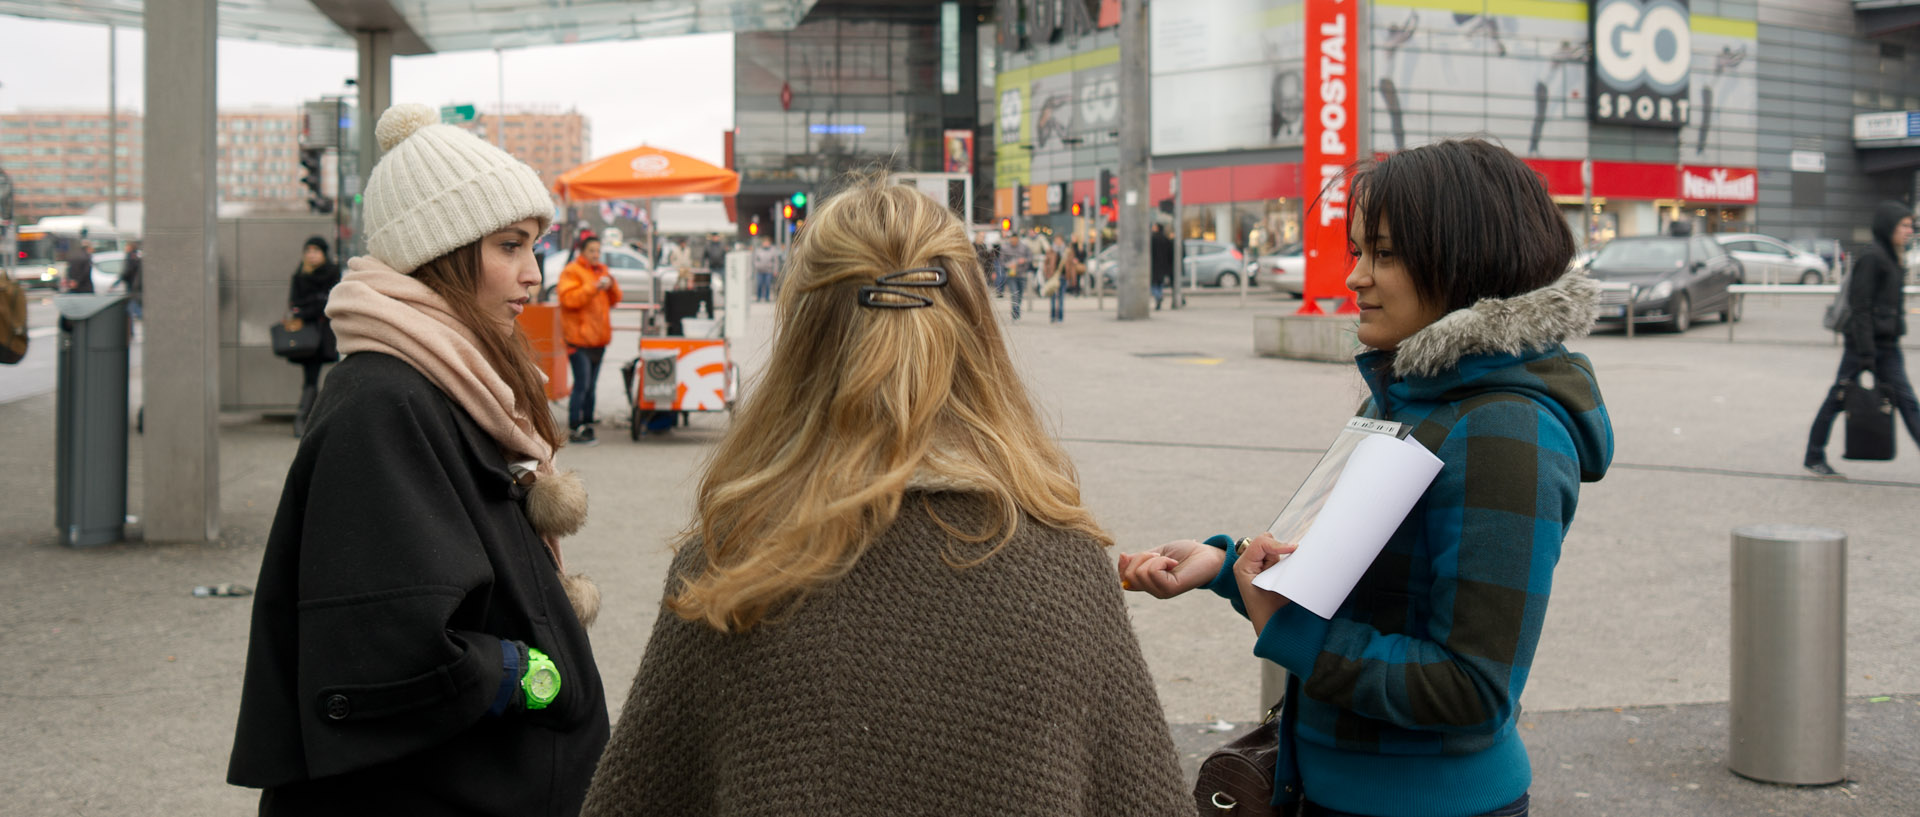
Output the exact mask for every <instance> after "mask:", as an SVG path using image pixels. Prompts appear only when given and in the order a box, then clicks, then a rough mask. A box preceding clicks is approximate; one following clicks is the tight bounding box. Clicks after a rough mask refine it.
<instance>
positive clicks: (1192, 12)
mask: <svg viewBox="0 0 1920 817" xmlns="http://www.w3.org/2000/svg"><path fill="white" fill-rule="evenodd" d="M1352 5H1353V4H1352V3H1348V4H1347V7H1348V8H1349V13H1348V16H1349V17H1352V16H1353V13H1352V11H1351V7H1352ZM1179 9H1180V13H1178V14H1154V15H1150V17H1151V19H1150V20H1149V21H1148V26H1149V29H1150V30H1149V46H1148V48H1149V52H1150V53H1149V57H1148V65H1149V69H1148V70H1149V71H1150V73H1151V77H1150V79H1149V83H1150V85H1151V98H1152V109H1153V110H1152V123H1153V124H1152V140H1153V141H1152V150H1153V154H1154V155H1156V156H1167V155H1174V154H1182V153H1211V152H1216V151H1225V150H1253V149H1261V148H1274V147H1294V146H1297V145H1299V144H1300V140H1301V135H1302V130H1303V125H1304V120H1305V113H1304V111H1305V98H1306V87H1307V83H1306V78H1305V73H1304V68H1305V65H1304V60H1302V56H1303V54H1304V53H1305V52H1304V51H1303V47H1304V46H1305V44H1306V43H1305V39H1306V38H1305V35H1304V34H1303V33H1302V29H1301V9H1302V4H1301V2H1300V0H1184V2H1182V3H1181V4H1180V5H1179Z"/></svg>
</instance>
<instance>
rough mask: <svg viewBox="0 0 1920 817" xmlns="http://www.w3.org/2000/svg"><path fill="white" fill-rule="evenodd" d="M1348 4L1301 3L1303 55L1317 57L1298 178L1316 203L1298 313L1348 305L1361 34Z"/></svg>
mask: <svg viewBox="0 0 1920 817" xmlns="http://www.w3.org/2000/svg"><path fill="white" fill-rule="evenodd" d="M1355 15H1356V9H1355V8H1354V4H1353V3H1349V2H1345V0H1306V14H1305V22H1306V35H1307V37H1306V45H1307V50H1308V51H1309V52H1311V53H1313V54H1314V55H1316V56H1317V57H1319V59H1313V60H1308V61H1307V63H1306V66H1305V67H1306V71H1305V80H1306V85H1305V87H1306V112H1307V115H1306V121H1305V123H1304V127H1303V131H1304V132H1303V134H1302V135H1303V136H1304V142H1303V143H1302V145H1301V148H1300V151H1301V170H1302V172H1301V180H1302V181H1303V182H1304V183H1305V185H1306V186H1307V187H1309V188H1310V190H1311V191H1312V192H1309V193H1308V195H1309V196H1313V195H1316V194H1317V195H1318V197H1319V200H1318V201H1317V202H1316V204H1315V206H1314V207H1313V209H1312V210H1311V211H1309V212H1308V214H1307V217H1306V224H1305V233H1306V264H1307V275H1306V277H1307V282H1306V298H1305V299H1304V300H1302V301H1301V302H1300V314H1303V315H1312V314H1317V313H1319V311H1320V307H1319V306H1318V305H1317V304H1316V303H1314V299H1315V298H1338V297H1345V298H1347V302H1346V304H1345V305H1343V306H1342V307H1341V311H1343V312H1345V311H1348V309H1349V308H1351V307H1353V306H1354V304H1353V293H1352V292H1350V291H1348V289H1347V285H1346V277H1347V267H1348V264H1347V182H1346V180H1345V179H1344V178H1343V177H1342V174H1343V172H1344V171H1345V170H1346V168H1347V167H1348V166H1349V165H1351V164H1353V162H1354V161H1355V160H1357V159H1359V158H1360V144H1359V142H1360V108H1359V99H1360V84H1359V82H1358V81H1357V75H1358V73H1359V72H1358V70H1357V69H1358V66H1357V65H1356V64H1355V59H1356V57H1357V55H1358V52H1359V47H1358V46H1359V43H1357V42H1356V38H1357V37H1358V36H1359V34H1360V25H1359V21H1358V20H1356V19H1355Z"/></svg>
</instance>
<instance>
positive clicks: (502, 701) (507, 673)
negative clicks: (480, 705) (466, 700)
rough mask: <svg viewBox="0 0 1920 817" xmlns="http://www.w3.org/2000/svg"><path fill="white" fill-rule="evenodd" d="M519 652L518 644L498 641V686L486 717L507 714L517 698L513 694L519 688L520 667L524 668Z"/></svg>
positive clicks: (502, 640) (504, 640) (503, 640)
mask: <svg viewBox="0 0 1920 817" xmlns="http://www.w3.org/2000/svg"><path fill="white" fill-rule="evenodd" d="M520 650H521V647H520V643H519V642H517V641H508V640H506V639H504V638H502V639H500V686H499V688H498V689H496V690H494V693H493V705H492V706H489V707H487V714H488V715H491V716H493V717H496V718H497V717H499V716H501V715H505V714H507V710H508V709H511V708H512V707H513V702H514V699H515V698H517V697H518V696H516V695H514V693H515V692H516V691H518V690H519V688H520V675H521V672H520V667H522V666H524V664H523V662H522V661H521V660H520Z"/></svg>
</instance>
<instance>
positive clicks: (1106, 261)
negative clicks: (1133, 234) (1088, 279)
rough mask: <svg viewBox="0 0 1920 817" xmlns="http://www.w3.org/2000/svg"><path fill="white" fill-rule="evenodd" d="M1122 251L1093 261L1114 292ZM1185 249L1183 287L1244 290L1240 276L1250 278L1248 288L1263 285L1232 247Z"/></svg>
mask: <svg viewBox="0 0 1920 817" xmlns="http://www.w3.org/2000/svg"><path fill="white" fill-rule="evenodd" d="M1119 249H1120V248H1119V245H1114V246H1110V247H1108V248H1106V249H1104V250H1101V251H1100V253H1099V254H1098V255H1095V256H1094V257H1093V264H1092V267H1093V272H1094V274H1096V275H1099V276H1100V280H1102V281H1105V282H1106V287H1107V289H1108V290H1112V289H1113V269H1114V264H1115V263H1117V262H1116V261H1115V259H1116V258H1118V257H1119V255H1118V253H1119ZM1181 249H1182V250H1184V251H1185V255H1184V256H1182V258H1181V266H1183V267H1185V268H1186V272H1185V273H1184V275H1183V277H1182V278H1181V279H1180V280H1181V282H1182V283H1189V282H1191V283H1193V284H1197V285H1199V286H1203V287H1237V286H1240V276H1241V275H1246V276H1248V278H1247V285H1248V286H1259V285H1260V278H1259V275H1258V274H1256V273H1255V271H1254V270H1253V269H1251V268H1250V267H1248V265H1247V263H1246V260H1245V257H1244V256H1242V255H1241V254H1240V251H1239V250H1238V249H1235V248H1234V246H1233V245H1232V244H1228V243H1226V242H1223V241H1207V240H1205V239H1199V238H1189V239H1187V241H1186V244H1185V245H1184V246H1183V247H1182V248H1181Z"/></svg>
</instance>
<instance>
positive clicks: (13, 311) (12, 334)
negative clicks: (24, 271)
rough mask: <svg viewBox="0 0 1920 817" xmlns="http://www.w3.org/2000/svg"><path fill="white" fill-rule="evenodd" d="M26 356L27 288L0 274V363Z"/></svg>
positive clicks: (10, 361) (18, 359)
mask: <svg viewBox="0 0 1920 817" xmlns="http://www.w3.org/2000/svg"><path fill="white" fill-rule="evenodd" d="M26 356H27V288H26V287H25V286H23V285H22V284H21V283H20V282H19V281H15V280H13V276H11V275H7V274H5V273H0V363H19V362H20V359H21V358H23V357H26Z"/></svg>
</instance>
